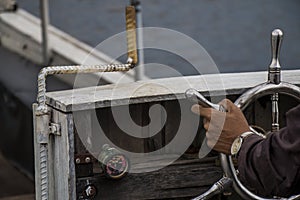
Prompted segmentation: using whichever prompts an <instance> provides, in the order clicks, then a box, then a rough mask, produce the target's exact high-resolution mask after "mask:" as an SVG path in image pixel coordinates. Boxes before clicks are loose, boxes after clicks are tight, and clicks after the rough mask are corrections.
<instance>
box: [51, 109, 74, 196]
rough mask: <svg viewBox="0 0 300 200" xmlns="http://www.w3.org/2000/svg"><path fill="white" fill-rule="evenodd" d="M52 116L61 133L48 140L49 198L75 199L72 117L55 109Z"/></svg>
mask: <svg viewBox="0 0 300 200" xmlns="http://www.w3.org/2000/svg"><path fill="white" fill-rule="evenodd" d="M52 116H53V118H52V120H53V122H54V123H58V124H60V127H61V135H60V136H54V135H51V137H50V141H49V161H51V162H49V177H50V178H49V195H50V196H49V199H68V200H71V199H76V187H75V185H76V183H75V182H76V180H75V163H74V129H73V117H72V115H70V114H64V113H61V112H58V111H56V110H54V111H53V115H52Z"/></svg>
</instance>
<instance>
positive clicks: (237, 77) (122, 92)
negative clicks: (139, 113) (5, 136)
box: [47, 70, 300, 112]
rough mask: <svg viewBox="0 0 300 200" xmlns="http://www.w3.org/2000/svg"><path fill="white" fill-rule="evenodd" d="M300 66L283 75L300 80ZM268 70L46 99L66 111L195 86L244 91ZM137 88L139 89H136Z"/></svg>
mask: <svg viewBox="0 0 300 200" xmlns="http://www.w3.org/2000/svg"><path fill="white" fill-rule="evenodd" d="M299 76H300V70H289V71H283V72H282V79H283V80H284V81H286V82H290V83H293V84H298V85H299V84H300V79H299ZM266 79H267V72H248V73H231V74H210V75H202V76H187V77H175V78H166V79H156V80H148V81H140V82H134V83H125V84H118V85H115V84H112V85H105V86H98V87H90V88H81V89H75V90H67V91H59V92H49V93H47V103H48V104H49V105H51V106H53V107H55V108H57V109H59V110H62V111H64V112H70V111H77V110H88V109H94V108H101V107H109V106H116V105H126V104H128V102H129V100H130V102H131V103H132V104H135V103H145V102H155V101H163V100H173V99H176V98H177V99H183V98H185V96H184V92H185V91H186V90H187V89H188V88H190V87H192V88H195V89H197V90H199V91H200V92H202V93H203V94H204V95H206V96H222V95H223V96H224V97H225V94H226V95H234V94H239V95H240V94H241V93H242V92H244V91H245V90H246V89H248V88H252V87H254V86H256V85H257V84H260V83H263V82H265V81H266ZM137 90H138V92H136V91H137Z"/></svg>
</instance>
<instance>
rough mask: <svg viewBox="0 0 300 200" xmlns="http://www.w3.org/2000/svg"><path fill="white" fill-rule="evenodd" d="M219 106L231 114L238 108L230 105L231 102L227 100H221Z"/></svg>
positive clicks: (232, 104)
mask: <svg viewBox="0 0 300 200" xmlns="http://www.w3.org/2000/svg"><path fill="white" fill-rule="evenodd" d="M219 105H221V106H223V107H224V108H225V109H226V110H227V112H231V111H232V110H235V109H237V108H238V107H237V106H236V105H235V104H234V103H232V101H230V100H229V99H223V100H222V101H221V102H220V103H219Z"/></svg>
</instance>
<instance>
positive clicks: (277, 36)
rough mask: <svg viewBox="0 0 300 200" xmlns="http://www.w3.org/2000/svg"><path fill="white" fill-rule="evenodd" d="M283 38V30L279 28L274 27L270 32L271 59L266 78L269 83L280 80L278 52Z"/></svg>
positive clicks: (276, 82)
mask: <svg viewBox="0 0 300 200" xmlns="http://www.w3.org/2000/svg"><path fill="white" fill-rule="evenodd" d="M282 39H283V32H282V31H281V30H280V29H275V30H274V31H272V34H271V48H272V61H271V64H270V66H269V74H268V80H269V82H270V83H274V84H279V83H280V82H281V77H280V70H281V67H280V63H279V52H280V47H281V42H282Z"/></svg>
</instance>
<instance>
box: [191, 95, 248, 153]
mask: <svg viewBox="0 0 300 200" xmlns="http://www.w3.org/2000/svg"><path fill="white" fill-rule="evenodd" d="M219 104H220V105H221V106H223V107H224V108H225V109H226V110H227V112H221V111H218V110H215V109H213V108H204V107H202V106H200V105H198V104H195V105H193V106H192V109H191V110H192V111H193V112H194V113H196V114H199V115H200V116H202V117H203V118H204V119H203V124H204V128H205V129H206V138H207V145H208V146H209V147H210V148H213V149H214V150H216V151H218V152H221V153H225V154H228V155H229V154H230V149H231V145H232V143H233V141H234V140H235V139H236V138H237V137H239V136H240V135H241V134H242V133H244V132H247V131H250V128H249V125H248V122H247V120H246V118H245V116H244V114H243V113H242V111H241V110H240V109H239V108H238V107H237V106H236V105H234V104H233V103H232V102H231V101H230V100H228V99H224V100H222V101H221V102H220V103H219Z"/></svg>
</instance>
